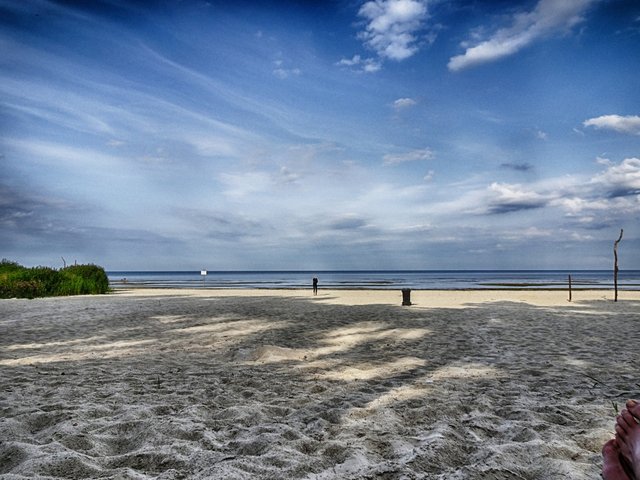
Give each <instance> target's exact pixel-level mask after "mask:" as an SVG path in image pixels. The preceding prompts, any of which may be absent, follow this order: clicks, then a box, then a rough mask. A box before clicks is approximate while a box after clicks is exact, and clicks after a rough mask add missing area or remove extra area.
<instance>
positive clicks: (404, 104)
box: [393, 98, 418, 110]
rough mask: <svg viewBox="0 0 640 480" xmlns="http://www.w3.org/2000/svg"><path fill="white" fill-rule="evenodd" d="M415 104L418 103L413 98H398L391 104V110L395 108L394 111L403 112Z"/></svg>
mask: <svg viewBox="0 0 640 480" xmlns="http://www.w3.org/2000/svg"><path fill="white" fill-rule="evenodd" d="M417 104H418V102H416V101H415V100H414V99H413V98H399V99H397V100H396V101H394V102H393V108H395V109H396V110H403V109H405V108H409V107H413V106H414V105H417Z"/></svg>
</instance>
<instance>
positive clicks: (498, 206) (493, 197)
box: [488, 182, 549, 213]
mask: <svg viewBox="0 0 640 480" xmlns="http://www.w3.org/2000/svg"><path fill="white" fill-rule="evenodd" d="M488 192H489V205H488V211H489V213H509V212H516V211H520V210H531V209H534V208H540V207H544V206H545V205H546V204H547V202H548V200H549V198H548V197H546V196H545V195H541V194H539V193H537V192H535V191H533V190H527V189H525V188H523V187H522V186H521V185H510V184H506V183H497V182H494V183H492V184H491V185H490V186H489V188H488Z"/></svg>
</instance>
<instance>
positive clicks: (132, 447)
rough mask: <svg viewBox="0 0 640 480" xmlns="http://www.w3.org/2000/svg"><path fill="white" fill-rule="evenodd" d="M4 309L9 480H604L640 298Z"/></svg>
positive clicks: (424, 298) (200, 298)
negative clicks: (604, 453)
mask: <svg viewBox="0 0 640 480" xmlns="http://www.w3.org/2000/svg"><path fill="white" fill-rule="evenodd" d="M612 295H613V293H612V292H611V291H578V292H574V301H573V302H571V303H569V302H567V295H566V292H562V291H454V292H446V291H414V292H412V301H413V302H414V305H412V306H410V307H402V306H401V305H400V303H401V300H402V296H401V294H400V292H398V291H372V290H359V291H344V290H342V291H323V290H321V291H320V294H319V295H318V296H317V297H313V296H311V294H310V292H309V291H303V290H278V291H274V290H192V291H190V290H129V291H118V292H117V293H115V294H111V295H107V296H83V297H69V298H48V299H37V300H15V299H14V300H1V301H0V477H2V478H6V479H14V478H16V479H17V478H24V477H38V478H113V479H116V478H117V479H128V478H130V479H143V478H162V479H178V478H224V479H250V478H251V479H253V478H258V479H272V478H305V479H360V478H362V479H364V478H385V479H420V478H426V479H432V478H433V479H496V480H497V479H511V478H513V479H518V478H524V479H541V480H542V479H554V478H569V479H596V478H600V468H601V458H600V448H601V446H602V444H603V443H604V442H605V441H606V440H607V439H609V438H610V437H611V435H612V432H613V422H614V417H615V409H616V408H621V407H622V405H623V403H624V400H625V399H626V398H629V397H635V398H638V397H640V393H639V392H640V375H638V368H637V365H638V360H639V354H638V345H640V292H620V301H619V302H617V303H614V302H613V301H612Z"/></svg>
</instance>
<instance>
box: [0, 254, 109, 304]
mask: <svg viewBox="0 0 640 480" xmlns="http://www.w3.org/2000/svg"><path fill="white" fill-rule="evenodd" d="M108 291H109V279H108V278H107V274H106V272H105V271H104V269H103V268H102V267H99V266H97V265H72V266H69V267H65V268H62V269H60V270H56V269H54V268H51V267H42V266H39V267H32V268H28V267H24V266H22V265H20V264H18V263H16V262H12V261H10V260H6V259H3V260H2V261H0V298H36V297H55V296H66V295H88V294H101V293H107V292H108Z"/></svg>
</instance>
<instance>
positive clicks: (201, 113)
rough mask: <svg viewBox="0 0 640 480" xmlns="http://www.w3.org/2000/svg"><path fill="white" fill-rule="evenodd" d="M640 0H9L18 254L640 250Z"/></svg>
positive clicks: (116, 256) (333, 257)
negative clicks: (620, 237) (83, 0)
mask: <svg viewBox="0 0 640 480" xmlns="http://www.w3.org/2000/svg"><path fill="white" fill-rule="evenodd" d="M639 52H640V3H638V2H637V1H631V0H532V1H511V0H509V1H507V0H504V1H480V0H477V1H457V0H364V1H363V0H360V1H355V0H353V1H351V0H347V1H331V0H327V1H319V0H318V1H307V2H304V1H279V2H275V1H272V2H269V1H255V2H252V1H238V2H229V1H214V0H209V1H196V0H193V1H188V0H183V1H128V2H127V1H122V0H96V1H86V2H82V1H71V0H58V1H54V0H29V1H20V0H15V1H11V0H0V257H3V258H7V259H10V260H13V261H18V262H19V263H22V264H24V265H28V266H31V265H48V266H54V267H61V266H62V265H63V262H66V263H72V262H75V261H77V262H78V263H95V264H98V265H102V266H103V267H105V268H106V269H107V270H199V269H208V270H264V269H266V270H290V269H293V270H331V269H339V270H347V269H576V270H578V269H609V268H612V267H613V244H614V241H615V240H616V239H617V238H618V236H619V234H620V229H624V235H623V239H622V241H621V242H620V244H619V247H618V253H619V258H620V260H619V262H620V268H621V269H623V270H624V269H640V75H639V74H640V53H639Z"/></svg>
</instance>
